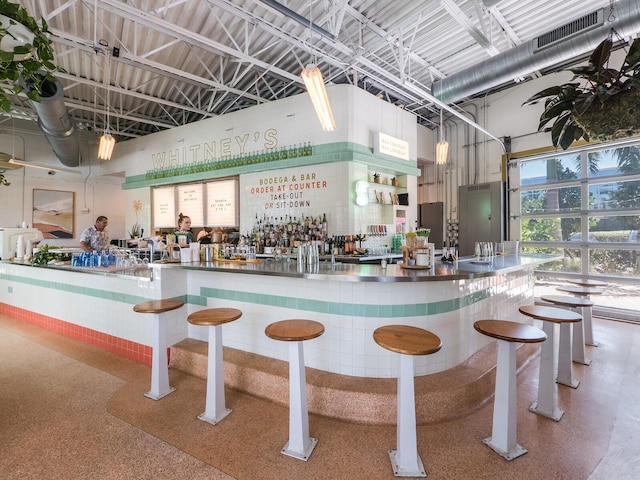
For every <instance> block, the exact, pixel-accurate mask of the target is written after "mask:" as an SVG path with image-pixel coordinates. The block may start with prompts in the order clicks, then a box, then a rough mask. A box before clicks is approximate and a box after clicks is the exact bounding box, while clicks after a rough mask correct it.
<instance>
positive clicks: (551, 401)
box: [529, 321, 564, 422]
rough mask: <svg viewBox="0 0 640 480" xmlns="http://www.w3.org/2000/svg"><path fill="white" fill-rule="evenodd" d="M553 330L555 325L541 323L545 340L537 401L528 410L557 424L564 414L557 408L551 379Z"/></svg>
mask: <svg viewBox="0 0 640 480" xmlns="http://www.w3.org/2000/svg"><path fill="white" fill-rule="evenodd" d="M555 328H556V325H555V323H553V322H548V321H543V322H542V329H543V330H544V333H546V334H547V339H546V340H545V341H544V342H542V347H541V348H540V372H539V376H538V400H536V401H535V402H533V403H532V404H531V407H529V410H531V411H532V412H534V413H537V414H538V415H543V416H545V417H549V418H551V419H553V420H555V421H556V422H557V421H559V420H560V418H562V415H563V413H564V412H563V411H562V410H560V409H559V408H558V396H557V390H556V388H557V387H556V383H555V381H554V378H553V376H554V367H555V360H556V358H555V357H556V355H555V353H556V346H555V338H554V337H555V335H554V334H555Z"/></svg>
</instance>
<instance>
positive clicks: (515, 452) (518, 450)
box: [483, 437, 527, 461]
mask: <svg viewBox="0 0 640 480" xmlns="http://www.w3.org/2000/svg"><path fill="white" fill-rule="evenodd" d="M491 439H492V437H488V438H485V439H484V440H483V442H484V443H485V444H487V445H488V446H489V448H491V450H493V451H494V452H496V453H497V454H498V455H500V456H501V457H504V458H505V459H506V460H508V461H511V460H513V459H514V458H518V457H519V456H521V455H524V454H525V453H527V449H526V448H523V447H521V446H520V445H518V444H517V443H516V446H515V447H514V448H512V449H511V450H510V451H509V452H505V451H504V450H501V449H500V448H499V447H497V446H495V445H494V444H493V443H491Z"/></svg>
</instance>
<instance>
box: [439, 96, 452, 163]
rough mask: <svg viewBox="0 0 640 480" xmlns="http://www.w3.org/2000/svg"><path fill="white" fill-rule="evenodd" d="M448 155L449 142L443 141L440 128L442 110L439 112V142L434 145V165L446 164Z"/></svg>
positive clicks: (442, 133) (442, 132)
mask: <svg viewBox="0 0 640 480" xmlns="http://www.w3.org/2000/svg"><path fill="white" fill-rule="evenodd" d="M448 153H449V142H447V141H446V140H445V139H444V129H443V128H442V109H441V110H440V141H439V142H438V144H437V145H436V164H437V165H444V164H445V163H447V154H448Z"/></svg>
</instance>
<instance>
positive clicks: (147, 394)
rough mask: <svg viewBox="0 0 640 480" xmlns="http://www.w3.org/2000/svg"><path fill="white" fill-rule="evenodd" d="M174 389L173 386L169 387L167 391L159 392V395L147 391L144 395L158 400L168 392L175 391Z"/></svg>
mask: <svg viewBox="0 0 640 480" xmlns="http://www.w3.org/2000/svg"><path fill="white" fill-rule="evenodd" d="M175 391H176V389H175V388H174V387H169V391H168V392H163V393H160V394H159V395H156V394H154V393H153V392H147V393H145V394H144V396H145V397H147V398H150V399H151V400H160V399H161V398H164V397H166V396H167V395H169V394H170V393H173V392H175Z"/></svg>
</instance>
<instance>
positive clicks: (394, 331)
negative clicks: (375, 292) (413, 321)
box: [373, 325, 442, 477]
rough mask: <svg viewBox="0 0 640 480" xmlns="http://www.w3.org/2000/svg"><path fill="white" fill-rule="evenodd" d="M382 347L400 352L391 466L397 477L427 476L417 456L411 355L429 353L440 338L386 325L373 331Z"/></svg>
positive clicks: (439, 343)
mask: <svg viewBox="0 0 640 480" xmlns="http://www.w3.org/2000/svg"><path fill="white" fill-rule="evenodd" d="M373 339H374V340H375V342H376V343H377V344H378V345H380V346H381V347H382V348H385V349H387V350H389V351H391V352H395V353H399V354H400V368H399V371H398V422H397V423H398V424H397V433H396V437H397V439H396V442H397V445H396V446H397V448H396V450H389V460H391V468H392V469H393V474H394V475H395V476H396V477H426V476H427V473H426V472H425V469H424V466H423V464H422V460H421V459H420V455H418V442H417V438H416V403H415V402H416V400H415V391H414V380H413V377H414V357H415V356H416V355H429V354H432V353H436V352H437V351H439V350H440V349H441V348H442V342H441V341H440V338H439V337H438V336H437V335H435V334H434V333H431V332H429V331H428V330H423V329H422V328H418V327H409V326H407V325H386V326H383V327H380V328H377V329H376V330H375V331H374V332H373Z"/></svg>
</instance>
